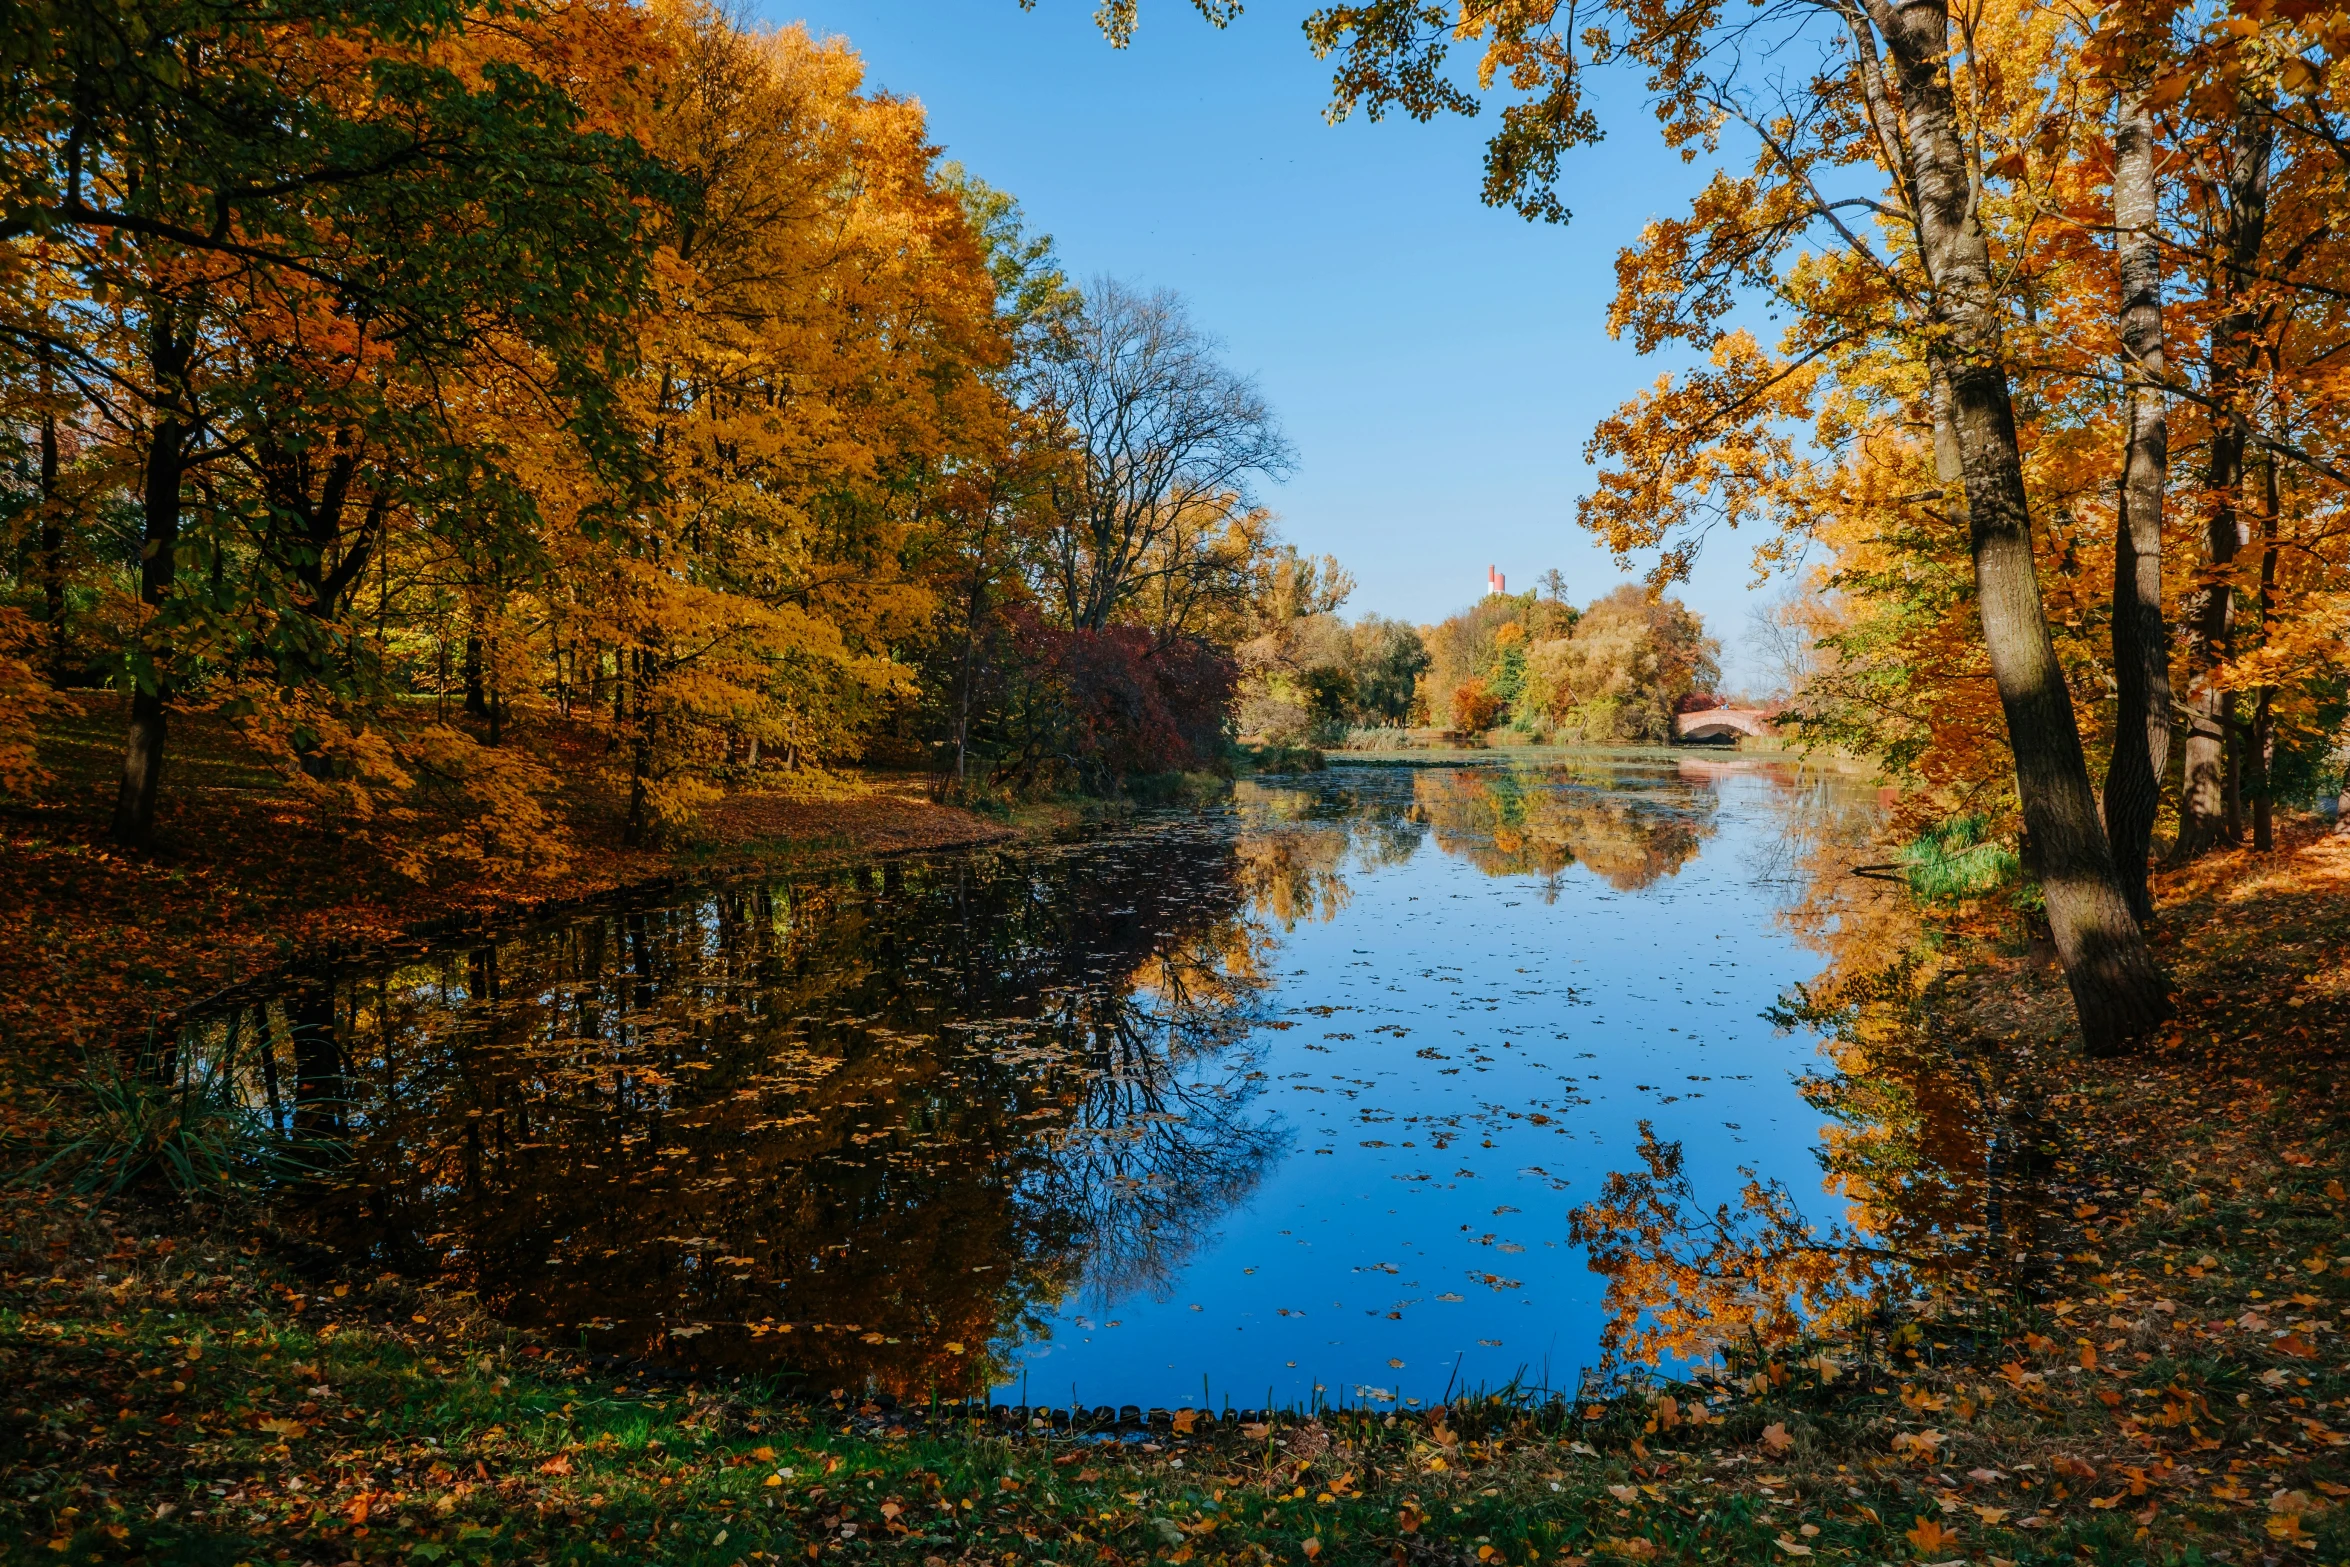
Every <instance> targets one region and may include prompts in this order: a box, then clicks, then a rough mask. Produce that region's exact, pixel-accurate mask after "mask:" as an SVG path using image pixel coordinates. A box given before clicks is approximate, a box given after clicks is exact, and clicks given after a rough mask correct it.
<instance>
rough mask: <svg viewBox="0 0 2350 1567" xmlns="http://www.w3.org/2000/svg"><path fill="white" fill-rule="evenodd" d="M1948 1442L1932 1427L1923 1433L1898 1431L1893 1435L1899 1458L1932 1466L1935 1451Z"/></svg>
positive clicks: (1894, 1446)
mask: <svg viewBox="0 0 2350 1567" xmlns="http://www.w3.org/2000/svg"><path fill="white" fill-rule="evenodd" d="M1946 1440H1947V1438H1946V1437H1944V1436H1943V1434H1942V1433H1941V1432H1939V1431H1936V1430H1934V1429H1932V1428H1931V1427H1929V1428H1928V1429H1926V1430H1923V1431H1897V1432H1895V1433H1894V1435H1893V1451H1894V1453H1895V1454H1896V1455H1898V1456H1901V1457H1906V1458H1911V1459H1914V1460H1916V1461H1917V1462H1918V1463H1921V1464H1930V1463H1932V1462H1933V1461H1934V1454H1935V1450H1936V1449H1938V1448H1939V1447H1941V1445H1942V1444H1943V1442H1944V1441H1946Z"/></svg>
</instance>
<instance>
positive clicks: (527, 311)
mask: <svg viewBox="0 0 2350 1567" xmlns="http://www.w3.org/2000/svg"><path fill="white" fill-rule="evenodd" d="M578 9H579V11H581V12H588V13H592V12H593V11H594V7H592V6H582V7H580V8H578ZM559 15H561V13H559V12H556V11H553V10H550V11H545V12H541V11H530V10H518V11H517V12H515V13H514V15H513V16H512V17H510V18H509V19H508V25H507V27H506V28H505V29H503V30H502V31H501V33H500V35H499V38H498V39H497V40H496V41H495V42H494V43H492V44H491V45H490V46H489V47H487V48H477V47H475V46H474V45H473V44H472V43H471V41H469V39H468V38H467V36H466V35H465V32H464V28H463V26H462V23H463V21H464V16H463V13H462V12H461V11H459V10H458V9H456V8H453V7H450V6H446V5H441V4H437V3H432V0H413V3H405V0H403V3H386V4H383V5H379V6H373V7H363V8H359V9H353V8H350V7H318V6H311V7H308V8H304V7H301V6H296V7H294V8H293V9H292V10H286V9H284V8H279V9H277V10H274V11H272V12H271V13H269V14H268V15H266V16H264V15H262V14H260V13H256V12H252V11H249V10H244V9H240V8H236V7H231V6H221V5H217V4H213V3H210V0H189V3H182V4H169V5H165V6H162V7H160V8H158V7H155V6H136V7H124V6H107V5H98V6H82V5H72V6H37V7H34V8H32V11H31V12H30V14H29V15H27V16H26V17H25V18H23V20H25V21H27V22H29V23H31V24H32V25H31V26H30V27H29V28H26V29H24V30H20V31H19V32H17V33H16V34H15V35H14V38H13V43H12V53H13V55H14V60H13V64H14V66H15V69H14V70H13V71H12V73H11V75H10V77H9V85H8V89H7V91H8V94H9V97H8V101H7V102H6V103H5V104H4V105H0V136H4V137H5V143H4V149H0V156H4V157H5V159H6V161H7V162H8V164H9V166H10V168H11V171H12V174H13V175H14V180H13V183H12V185H11V189H10V192H9V195H8V197H7V199H6V202H5V205H4V207H0V239H4V240H6V241H9V242H10V243H11V244H12V245H13V246H14V247H15V251H14V254H15V256H16V259H17V260H18V262H19V263H20V264H22V265H25V266H28V267H30V268H32V269H34V270H35V271H36V272H38V273H39V274H40V275H42V276H43V277H44V278H45V279H48V280H50V281H52V282H53V283H54V285H55V292H57V293H58V294H60V295H63V296H66V297H69V298H70V299H71V300H72V301H73V303H72V306H71V308H70V309H68V310H64V311H56V312H48V313H40V314H30V313H25V312H21V311H20V312H17V313H14V314H13V315H12V316H11V317H10V318H9V320H8V321H7V322H6V323H4V324H0V326H4V329H5V331H6V333H7V335H8V339H9V346H10V347H11V349H12V350H13V351H15V352H16V353H19V354H22V355H26V356H29V357H33V358H36V359H38V360H40V361H41V362H42V363H44V364H48V365H53V366H54V367H55V370H56V373H57V374H59V375H60V376H63V377H66V378H68V379H70V381H71V382H72V384H73V386H74V389H75V391H76V393H77V394H78V397H79V398H80V399H81V400H82V401H83V402H84V403H85V404H86V405H87V407H88V408H89V409H90V410H91V416H92V417H91V421H90V422H91V423H92V424H93V426H94V427H97V428H99V429H101V430H102V432H103V439H105V440H106V441H107V442H109V443H110V444H112V445H114V446H115V447H116V448H117V449H118V451H119V454H120V455H119V457H118V458H117V459H116V466H117V467H118V469H119V470H120V471H121V472H122V473H123V476H124V478H123V482H124V485H125V487H126V489H128V490H130V491H131V492H133V493H134V494H135V495H136V497H137V501H138V506H139V510H140V541H139V545H138V566H137V582H136V587H135V597H136V601H137V610H136V619H137V629H136V632H135V634H134V635H133V636H131V637H130V638H129V639H128V641H127V642H126V644H125V645H124V646H123V647H122V648H121V650H120V652H119V654H118V655H117V659H116V669H117V672H118V678H119V680H120V681H121V683H122V684H123V685H124V686H125V687H126V688H127V689H128V690H129V691H130V693H131V701H130V708H131V714H130V726H129V733H128V737H127V741H126V745H125V753H124V767H123V775H122V782H121V788H120V793H119V798H118V801H117V803H116V807H115V811H114V823H113V831H114V835H115V836H116V838H118V839H119V840H121V841H123V842H126V843H134V844H135V843H141V842H144V841H145V840H146V838H147V837H148V835H149V833H150V832H151V830H152V827H153V822H154V813H155V803H156V792H157V786H158V784H159V781H160V779H161V776H162V768H163V760H164V755H165V737H166V730H167V722H168V713H169V710H170V707H171V704H172V701H173V698H174V695H175V692H177V691H178V690H180V689H181V688H182V687H183V686H184V685H185V684H186V682H188V681H190V680H192V679H196V678H199V677H200V675H201V674H202V672H203V671H204V670H206V669H207V668H210V667H215V666H217V665H218V664H219V663H221V662H222V661H224V660H226V661H233V660H234V659H236V658H237V657H238V656H239V655H240V650H241V649H242V648H243V647H244V646H245V644H246V642H247V641H248V639H249V638H250V637H251V636H252V635H254V634H255V633H256V632H257V631H258V633H259V634H260V635H261V636H262V638H263V640H265V641H271V640H274V641H275V642H276V643H277V645H278V646H279V647H280V649H281V651H284V652H287V653H290V654H293V656H296V657H297V658H299V659H301V660H304V661H306V662H308V663H309V664H310V665H311V666H312V667H313V669H319V668H323V667H325V664H326V663H331V662H332V660H331V659H328V660H325V661H323V662H322V660H321V659H320V658H319V656H318V648H317V646H316V644H317V643H319V642H320V641H322V640H323V641H329V642H331V641H332V640H334V634H333V633H332V632H318V633H317V634H316V635H314V634H313V631H312V630H311V629H309V628H316V627H321V626H324V625H325V624H326V623H327V622H328V621H330V620H331V619H332V616H333V614H334V611H335V609H336V605H337V602H338V601H339V600H340V599H341V597H342V594H343V591H344V589H345V588H347V586H348V583H349V581H350V580H351V579H352V578H355V577H356V575H357V572H358V570H359V569H360V568H361V567H362V566H363V565H364V562H365V559H366V557H367V554H368V552H369V551H370V550H372V549H373V548H375V547H376V543H377V542H379V539H378V536H379V535H380V532H381V530H382V528H383V527H384V526H385V525H386V520H387V518H388V516H389V514H390V511H391V508H392V504H393V503H392V500H391V498H390V495H391V488H392V486H393V484H394V483H395V482H398V483H402V484H405V483H409V482H411V481H412V476H413V472H414V470H410V475H409V476H408V477H403V478H402V479H401V480H398V481H395V480H393V479H392V478H391V477H389V474H390V473H391V472H393V471H397V466H398V465H397V464H394V465H393V466H392V467H391V468H389V469H386V468H379V467H377V466H375V464H376V461H377V459H379V458H380V457H382V456H383V455H384V453H385V450H386V446H385V444H384V443H387V442H390V441H392V440H394V439H395V434H394V430H393V428H392V427H393V426H394V425H395V424H402V423H405V424H406V430H405V433H406V434H408V435H411V436H413V435H414V434H416V432H417V428H418V426H417V424H416V422H415V421H412V420H403V418H402V416H403V415H404V414H406V413H408V412H412V411H413V410H414V409H415V408H416V407H417V406H418V405H433V404H434V403H435V400H436V398H438V397H439V396H440V395H441V394H442V393H443V392H445V391H446V390H447V389H448V385H449V378H450V377H451V375H452V372H453V371H454V369H455V361H457V360H459V359H461V358H463V357H464V356H465V355H467V354H468V353H469V352H471V349H472V345H474V344H475V343H477V342H478V341H480V340H481V339H482V338H483V337H485V336H488V335H492V334H499V335H503V336H505V337H507V338H508V339H510V340H511V341H512V342H514V343H516V344H517V345H518V346H520V347H521V348H522V349H523V350H524V351H525V352H526V353H528V354H530V355H532V356H535V357H536V358H538V359H539V361H540V364H539V365H538V366H536V367H535V369H536V371H537V374H538V378H539V381H540V384H541V385H542V386H544V387H545V388H547V389H548V390H550V391H557V392H559V393H560V394H561V395H563V396H564V397H565V399H566V401H567V403H568V404H569V409H570V411H569V412H568V413H566V414H565V415H564V416H563V417H565V418H567V419H570V420H572V421H574V422H576V423H578V424H579V425H580V426H581V428H583V429H586V430H591V431H592V430H593V429H594V427H595V412H594V410H595V404H596V398H595V397H594V395H593V391H594V389H595V388H597V387H599V386H605V385H608V384H609V382H610V380H611V375H610V371H609V368H608V366H607V365H606V363H605V361H606V358H607V356H608V354H609V353H610V351H611V349H612V347H613V340H612V337H611V328H612V327H613V325H614V323H615V321H616V319H617V318H618V317H619V316H620V315H621V314H623V313H625V311H626V310H627V309H628V308H629V307H630V305H631V304H632V302H633V290H634V284H635V278H636V276H637V274H638V271H639V267H640V256H639V253H638V250H637V248H636V246H635V244H634V241H633V236H634V233H635V228H636V218H635V212H636V207H635V202H636V199H637V197H638V195H639V194H640V193H641V191H642V190H643V189H644V188H645V181H646V175H647V170H646V168H645V166H644V163H643V160H642V158H641V157H640V156H639V155H638V151H637V149H636V147H635V144H634V143H633V142H632V141H630V140H628V139H626V138H623V137H615V136H612V135H609V134H606V133H603V132H600V131H598V130H596V129H594V128H592V127H591V126H590V125H589V124H588V123H587V122H586V115H585V112H584V110H583V108H582V106H581V105H580V104H579V103H578V102H576V101H575V100H574V99H573V98H572V96H571V95H570V94H569V93H568V92H567V91H566V90H565V88H564V87H563V86H562V85H561V84H560V82H559V80H558V74H557V73H556V72H555V71H553V70H550V69H547V62H546V61H545V60H544V59H540V60H532V59H531V58H529V55H530V53H531V48H530V45H529V43H528V42H527V40H530V39H531V36H532V34H533V31H534V28H543V26H544V25H546V24H547V23H548V22H549V21H550V19H551V18H554V17H557V16H559ZM630 26H631V24H630V23H629V22H628V21H627V19H626V17H625V15H623V16H620V17H617V18H613V19H610V20H609V21H608V23H607V25H606V26H605V27H604V29H603V31H604V32H605V34H606V35H607V36H606V37H605V39H604V41H605V42H610V41H611V40H612V38H615V37H619V36H621V35H625V34H626V33H627V32H628V30H629V28H630ZM517 40H524V41H525V42H523V44H522V46H521V47H519V48H518V47H516V46H515V45H516V41H517ZM457 379H458V382H459V384H463V380H462V378H461V377H458V378H457ZM314 391H315V392H319V393H321V394H322V395H321V396H320V397H319V405H320V406H318V407H316V408H311V407H308V406H306V405H304V404H303V402H302V399H303V398H304V397H306V396H307V395H309V394H310V393H312V392H314ZM447 412H448V410H447V408H446V406H445V405H440V406H439V408H438V413H439V416H440V419H441V421H442V423H441V428H440V429H438V430H433V431H432V445H433V447H434V449H435V450H436V451H437V452H438V453H439V454H440V456H439V458H438V460H437V463H432V462H428V464H427V466H436V465H437V466H438V467H439V468H440V469H441V474H440V477H441V478H443V479H447V478H451V477H454V478H455V479H456V481H457V483H458V484H459V486H460V488H461V489H465V490H468V491H470V490H474V489H477V488H478V487H479V484H478V477H477V476H466V475H454V476H452V475H450V474H449V473H448V467H449V464H450V462H451V461H452V460H453V459H454V458H456V457H457V455H458V454H460V453H462V451H463V447H462V444H461V443H458V442H452V441H450V440H447V439H445V438H443V436H444V432H445V428H446V425H445V419H446V415H447ZM434 422H435V421H434V419H432V418H427V419H425V420H424V421H423V423H424V425H425V426H427V427H429V426H431V425H433V424H434ZM371 443H372V444H371ZM228 463H239V464H243V465H245V466H246V467H247V469H248V477H249V478H251V479H253V480H257V481H258V482H256V483H246V484H230V483H228V482H227V481H224V480H222V479H220V478H217V477H215V476H214V470H216V469H218V468H219V467H221V466H222V465H223V464H228ZM363 469H364V470H365V472H364V473H363V471H362V470H363ZM224 490H231V491H233V492H234V493H230V494H223V491H224ZM297 492H298V493H297ZM191 522H192V526H191ZM255 533H258V534H260V535H262V536H263V537H262V542H261V544H260V547H259V552H258V554H256V555H252V556H247V555H245V554H244V553H242V551H243V550H244V549H245V548H247V547H248V546H249V543H250V540H251V538H252V536H253V535H254V534H255ZM188 566H192V567H195V568H196V569H197V576H196V579H195V580H194V581H191V580H190V578H189V576H188V575H187V574H186V573H185V572H183V567H188ZM245 570H250V571H252V572H253V573H254V574H255V579H254V585H253V586H252V587H251V588H249V589H247V590H246V591H245V592H242V593H234V594H231V595H230V596H229V597H227V598H225V599H224V598H223V596H222V589H223V588H224V586H225V581H226V578H227V577H228V576H229V574H230V573H231V572H232V571H245ZM264 581H266V583H267V584H268V585H267V586H262V585H261V584H262V583H263V582H264ZM281 587H282V594H281ZM286 598H291V599H292V600H294V601H295V602H294V603H292V604H291V606H290V608H291V609H292V610H293V613H290V614H280V613H276V610H277V609H278V608H279V607H282V606H284V599H286ZM256 607H258V608H259V609H260V621H259V622H257V621H256V619H255V618H254V616H253V615H252V614H249V613H247V610H249V609H253V608H256ZM263 622H265V624H263ZM289 638H290V639H291V640H290V641H289V640H288V639H289ZM298 643H310V644H312V645H311V646H310V647H308V648H307V649H306V650H300V649H297V648H296V646H295V644H298Z"/></svg>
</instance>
